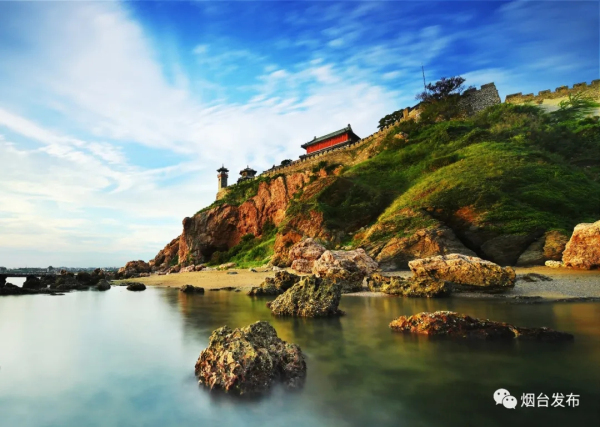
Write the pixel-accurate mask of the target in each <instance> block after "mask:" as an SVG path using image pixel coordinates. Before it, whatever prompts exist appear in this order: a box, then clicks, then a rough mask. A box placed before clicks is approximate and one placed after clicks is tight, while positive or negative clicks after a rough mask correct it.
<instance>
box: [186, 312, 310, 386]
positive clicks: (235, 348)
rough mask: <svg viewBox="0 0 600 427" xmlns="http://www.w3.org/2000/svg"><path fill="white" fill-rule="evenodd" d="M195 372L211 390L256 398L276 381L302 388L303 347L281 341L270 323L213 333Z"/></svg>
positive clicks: (303, 368)
mask: <svg viewBox="0 0 600 427" xmlns="http://www.w3.org/2000/svg"><path fill="white" fill-rule="evenodd" d="M195 373H196V376H197V377H198V379H199V382H200V384H204V385H205V386H207V387H209V388H210V389H211V390H212V389H220V390H223V391H225V392H230V393H234V394H239V395H254V394H260V393H264V392H266V391H268V390H269V389H270V387H271V386H272V384H273V383H274V382H275V381H281V382H282V383H283V384H284V385H285V386H287V387H289V388H298V387H301V386H302V385H303V384H304V379H305V377H306V362H305V361H304V355H303V354H302V350H301V349H300V347H298V346H297V345H295V344H289V343H286V342H285V341H282V340H281V339H280V338H279V337H278V336H277V332H276V331H275V329H274V328H273V327H272V326H271V325H270V324H269V323H268V322H264V321H260V322H256V323H254V324H252V325H249V326H246V327H244V328H239V329H233V330H232V329H230V328H228V327H227V326H224V327H222V328H219V329H217V330H215V331H213V333H212V334H211V336H210V339H209V342H208V347H207V348H206V349H204V350H202V352H201V353H200V357H199V358H198V361H197V362H196V366H195Z"/></svg>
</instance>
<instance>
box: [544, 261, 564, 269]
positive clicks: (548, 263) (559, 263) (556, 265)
mask: <svg viewBox="0 0 600 427" xmlns="http://www.w3.org/2000/svg"><path fill="white" fill-rule="evenodd" d="M544 265H545V266H546V267H550V268H561V267H564V265H563V263H562V261H546V262H545V264H544Z"/></svg>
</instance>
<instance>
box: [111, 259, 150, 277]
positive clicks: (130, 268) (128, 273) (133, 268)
mask: <svg viewBox="0 0 600 427" xmlns="http://www.w3.org/2000/svg"><path fill="white" fill-rule="evenodd" d="M140 273H150V265H149V264H148V263H147V262H144V261H142V260H138V261H129V262H128V263H127V264H125V267H121V268H120V269H119V271H118V272H117V274H116V275H115V278H117V279H129V278H131V277H139V275H140Z"/></svg>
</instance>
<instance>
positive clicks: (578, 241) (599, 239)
mask: <svg viewBox="0 0 600 427" xmlns="http://www.w3.org/2000/svg"><path fill="white" fill-rule="evenodd" d="M562 261H563V264H564V265H565V267H571V268H581V269H585V270H592V269H597V268H600V221H596V222H594V223H591V224H587V223H583V224H578V225H577V226H575V230H573V235H572V236H571V239H570V240H569V243H567V246H566V247H565V251H564V252H563V256H562Z"/></svg>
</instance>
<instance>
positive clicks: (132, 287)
mask: <svg viewBox="0 0 600 427" xmlns="http://www.w3.org/2000/svg"><path fill="white" fill-rule="evenodd" d="M127 290H128V291H145V290H146V285H144V284H143V283H137V282H132V283H130V284H129V285H127Z"/></svg>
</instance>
